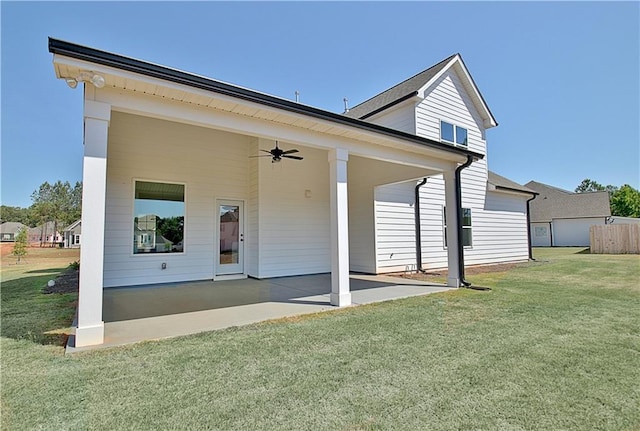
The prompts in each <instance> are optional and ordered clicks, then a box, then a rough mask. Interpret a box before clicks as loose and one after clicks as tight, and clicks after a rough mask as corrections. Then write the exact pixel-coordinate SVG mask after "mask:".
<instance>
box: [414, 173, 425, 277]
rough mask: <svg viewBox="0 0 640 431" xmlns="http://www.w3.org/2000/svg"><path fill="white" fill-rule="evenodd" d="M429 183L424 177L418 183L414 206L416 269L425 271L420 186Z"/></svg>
mask: <svg viewBox="0 0 640 431" xmlns="http://www.w3.org/2000/svg"><path fill="white" fill-rule="evenodd" d="M425 184H427V179H426V178H423V179H422V181H421V182H419V183H418V184H417V185H416V188H415V199H416V203H415V204H414V206H413V211H414V217H415V221H416V223H415V224H416V271H417V272H424V269H422V230H421V225H420V187H422V186H424V185H425Z"/></svg>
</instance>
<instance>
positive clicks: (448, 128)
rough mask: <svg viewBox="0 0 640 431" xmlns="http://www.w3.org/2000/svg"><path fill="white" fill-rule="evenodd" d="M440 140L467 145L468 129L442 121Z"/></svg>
mask: <svg viewBox="0 0 640 431" xmlns="http://www.w3.org/2000/svg"><path fill="white" fill-rule="evenodd" d="M440 140H442V141H446V142H452V143H455V144H458V145H464V146H465V147H466V146H467V129H465V128H464V127H460V126H454V125H453V124H451V123H447V122H446V121H440Z"/></svg>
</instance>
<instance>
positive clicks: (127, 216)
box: [104, 112, 248, 287]
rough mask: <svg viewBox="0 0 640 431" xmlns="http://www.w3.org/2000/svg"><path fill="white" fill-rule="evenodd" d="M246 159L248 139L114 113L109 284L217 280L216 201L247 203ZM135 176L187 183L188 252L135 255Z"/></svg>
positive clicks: (109, 175) (109, 177)
mask: <svg viewBox="0 0 640 431" xmlns="http://www.w3.org/2000/svg"><path fill="white" fill-rule="evenodd" d="M247 156H248V138H247V137H244V136H240V135H234V134H230V133H225V132H220V131H214V130H209V129H205V128H200V127H194V126H188V125H184V124H178V123H173V122H168V121H161V120H157V119H151V118H146V117H140V116H135V115H129V114H123V113H118V112H113V113H112V118H111V123H110V127H109V144H108V165H107V207H106V228H105V270H104V284H105V287H112V286H124V285H136V284H149V283H167V282H178V281H187V280H202V279H211V278H213V264H214V255H215V249H214V242H215V241H214V233H215V232H214V231H215V212H216V211H215V199H216V198H232V199H245V198H246V194H247V188H248V181H247V178H248V171H247V168H248V162H247ZM134 179H140V180H149V181H157V182H163V181H164V182H177V183H183V184H185V186H186V188H185V192H186V195H185V239H184V247H185V253H182V254H180V253H167V254H162V253H161V254H154V255H133V254H132V243H133V238H132V235H133V191H134ZM163 262H166V263H167V269H165V270H162V269H161V264H162V263H163Z"/></svg>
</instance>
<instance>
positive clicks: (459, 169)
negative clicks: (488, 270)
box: [455, 155, 473, 287]
mask: <svg viewBox="0 0 640 431" xmlns="http://www.w3.org/2000/svg"><path fill="white" fill-rule="evenodd" d="M471 163H473V156H470V155H467V161H466V162H465V163H463V164H462V165H460V166H458V167H457V168H456V171H455V186H456V215H457V216H458V272H459V274H460V283H461V284H462V287H469V286H471V283H470V282H468V281H467V280H465V278H464V244H463V241H462V182H461V180H460V174H461V173H462V170H463V169H464V168H466V167H468V166H469V165H471Z"/></svg>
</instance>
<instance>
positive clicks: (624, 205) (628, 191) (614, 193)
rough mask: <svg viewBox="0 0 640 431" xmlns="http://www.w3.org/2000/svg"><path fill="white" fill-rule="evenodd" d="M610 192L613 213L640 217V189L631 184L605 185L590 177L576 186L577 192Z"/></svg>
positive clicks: (614, 214)
mask: <svg viewBox="0 0 640 431" xmlns="http://www.w3.org/2000/svg"><path fill="white" fill-rule="evenodd" d="M604 191H606V192H609V205H610V206H611V215H612V216H618V217H640V191H638V190H636V189H634V188H633V187H631V186H630V185H629V184H624V185H623V186H620V187H617V186H612V185H610V184H609V185H606V186H603V185H602V184H600V183H598V182H596V181H593V180H591V179H589V178H585V179H584V180H582V182H581V183H580V185H579V186H578V187H576V189H575V192H576V193H588V192H604Z"/></svg>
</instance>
